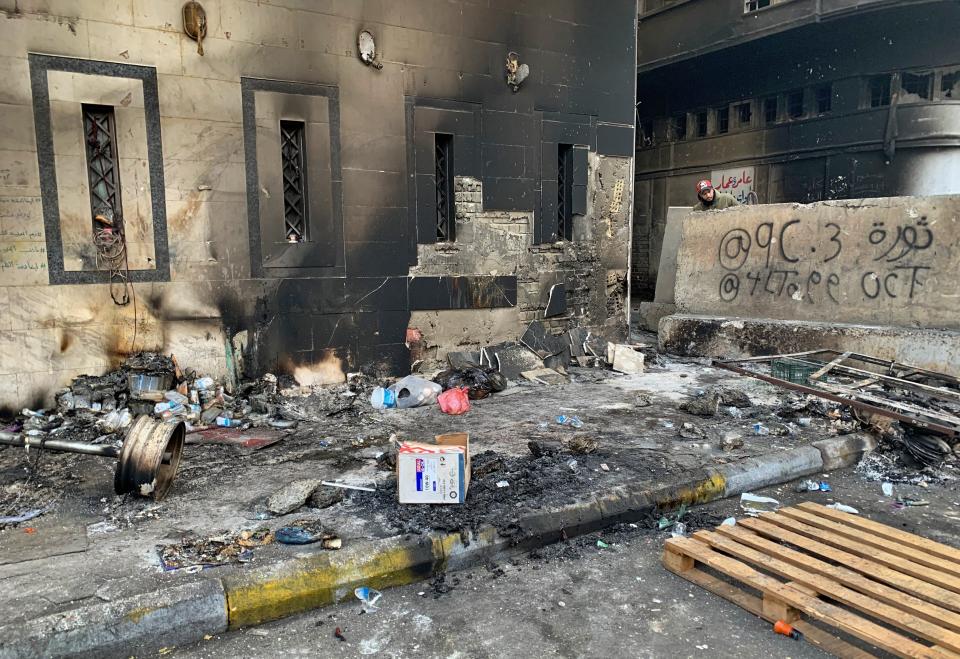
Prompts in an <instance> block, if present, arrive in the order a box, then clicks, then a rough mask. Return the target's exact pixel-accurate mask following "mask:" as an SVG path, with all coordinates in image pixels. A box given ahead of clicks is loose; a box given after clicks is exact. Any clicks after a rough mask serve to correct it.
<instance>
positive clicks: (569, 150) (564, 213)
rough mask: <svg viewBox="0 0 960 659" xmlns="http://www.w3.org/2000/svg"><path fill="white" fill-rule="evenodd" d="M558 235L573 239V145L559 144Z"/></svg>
mask: <svg viewBox="0 0 960 659" xmlns="http://www.w3.org/2000/svg"><path fill="white" fill-rule="evenodd" d="M557 147H558V148H557V237H558V238H560V239H561V240H572V239H573V145H572V144H558V145H557Z"/></svg>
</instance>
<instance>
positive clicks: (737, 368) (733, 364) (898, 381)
mask: <svg viewBox="0 0 960 659" xmlns="http://www.w3.org/2000/svg"><path fill="white" fill-rule="evenodd" d="M813 355H827V356H828V359H831V360H832V361H830V362H820V363H821V364H822V366H823V368H821V369H820V370H819V371H817V372H816V373H814V374H813V375H812V376H811V378H810V379H813V380H814V382H818V379H819V378H821V377H823V376H824V375H826V374H827V373H828V372H830V371H831V370H835V369H836V370H844V371H846V372H848V373H849V374H852V375H861V374H862V375H866V376H868V378H867V380H866V381H865V382H868V381H869V380H872V379H874V378H875V379H876V380H883V381H885V382H888V383H890V384H895V385H896V386H899V387H903V388H905V389H911V390H914V391H919V392H922V393H925V394H929V395H931V396H935V397H937V398H942V399H946V400H951V401H952V402H956V398H955V396H954V395H953V392H949V391H943V390H939V389H938V388H936V387H930V386H928V385H924V384H923V383H920V382H911V381H910V380H907V379H906V378H907V377H916V376H923V377H929V378H935V379H939V380H942V381H944V382H949V383H950V384H953V385H957V386H960V379H958V378H955V377H953V376H950V375H946V374H945V373H937V372H936V371H929V370H926V369H922V368H917V367H915V366H909V365H906V364H901V363H898V362H893V361H888V360H884V359H879V358H877V357H872V356H870V355H860V354H857V353H840V352H838V351H836V350H807V351H805V352H795V353H788V354H782V355H766V356H762V357H748V358H745V359H726V360H723V359H715V360H713V365H714V366H717V367H719V368H723V369H726V370H728V371H733V372H734V373H739V374H740V375H746V376H748V377H752V378H756V379H758V380H763V381H764V382H769V383H770V384H775V385H777V386H779V387H784V388H786V389H792V390H794V391H799V392H801V393H805V394H809V395H811V396H818V397H820V398H825V399H827V400H831V401H833V402H836V403H841V404H843V405H849V406H850V407H853V408H856V409H860V410H864V411H866V412H871V413H873V414H878V415H881V416H886V417H890V418H892V419H896V420H898V421H903V422H904V423H909V424H912V425H915V426H919V427H921V428H924V429H926V430H929V431H932V432H936V433H939V434H942V435H946V436H948V437H954V436H957V435H960V423H957V424H955V425H953V426H948V425H944V424H943V423H938V422H934V421H928V420H925V419H922V418H919V417H918V416H916V414H910V413H904V411H906V412H912V411H913V410H914V409H916V408H913V407H912V406H906V407H904V406H902V405H900V404H897V406H898V408H899V409H901V410H903V411H897V410H895V409H890V408H888V407H881V405H894V403H893V402H892V401H884V400H882V399H879V398H878V397H875V396H870V395H867V394H863V393H862V392H859V391H857V388H856V387H845V386H840V385H829V386H830V389H831V391H825V390H824V389H821V388H818V387H815V386H809V385H804V384H798V383H795V382H790V381H789V380H782V379H780V378H775V377H773V376H771V375H766V374H764V373H758V372H756V371H751V370H749V369H747V368H745V367H744V366H742V365H743V364H757V363H767V362H772V361H773V360H775V359H783V358H797V357H811V356H813ZM846 359H853V360H858V361H863V362H866V363H868V364H873V365H875V366H883V367H886V368H887V369H888V371H890V372H894V371H902V372H901V375H900V377H896V376H893V375H884V374H881V373H874V372H871V371H862V370H860V369H854V368H852V367H849V366H843V365H842V364H841V362H842V361H844V360H846ZM818 384H825V383H819V382H818ZM862 384H863V383H861V385H862ZM853 396H863V397H864V398H865V400H858V399H856V398H851V397H853ZM923 415H924V416H931V417H936V418H938V419H939V420H940V421H945V422H947V423H951V422H952V421H951V420H950V419H946V418H944V417H940V416H939V415H935V414H934V415H931V414H929V413H926V412H923Z"/></svg>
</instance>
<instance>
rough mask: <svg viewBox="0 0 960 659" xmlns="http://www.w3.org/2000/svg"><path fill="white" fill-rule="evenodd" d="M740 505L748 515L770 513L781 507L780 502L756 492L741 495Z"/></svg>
mask: <svg viewBox="0 0 960 659" xmlns="http://www.w3.org/2000/svg"><path fill="white" fill-rule="evenodd" d="M740 507H741V508H743V510H745V511H746V513H747V514H748V515H753V516H756V515H759V514H760V513H770V512H774V511H776V510H777V509H778V508H780V502H779V501H777V500H776V499H771V498H770V497H761V496H757V495H756V494H750V493H749V492H744V493H743V494H741V495H740Z"/></svg>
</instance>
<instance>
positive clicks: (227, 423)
mask: <svg viewBox="0 0 960 659" xmlns="http://www.w3.org/2000/svg"><path fill="white" fill-rule="evenodd" d="M241 423H243V422H242V421H241V420H240V419H227V418H225V417H222V416H218V417H217V425H218V426H220V427H221V428H237V427H239V426H240V424H241Z"/></svg>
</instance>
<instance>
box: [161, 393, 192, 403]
mask: <svg viewBox="0 0 960 659" xmlns="http://www.w3.org/2000/svg"><path fill="white" fill-rule="evenodd" d="M163 397H164V398H166V399H167V400H169V401H170V402H171V403H174V404H176V405H186V404H187V403H189V402H190V399H189V398H187V397H186V396H184V395H183V394H181V393H180V392H179V391H176V390H174V389H172V390H170V391H168V392H167V393H165V394H164V395H163Z"/></svg>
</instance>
